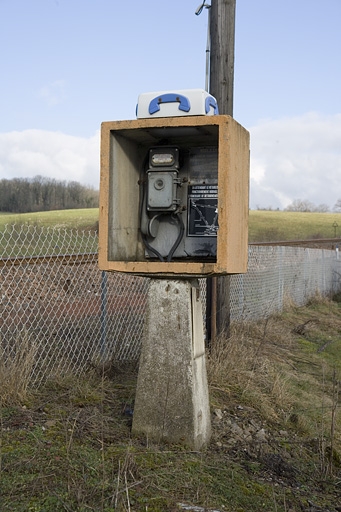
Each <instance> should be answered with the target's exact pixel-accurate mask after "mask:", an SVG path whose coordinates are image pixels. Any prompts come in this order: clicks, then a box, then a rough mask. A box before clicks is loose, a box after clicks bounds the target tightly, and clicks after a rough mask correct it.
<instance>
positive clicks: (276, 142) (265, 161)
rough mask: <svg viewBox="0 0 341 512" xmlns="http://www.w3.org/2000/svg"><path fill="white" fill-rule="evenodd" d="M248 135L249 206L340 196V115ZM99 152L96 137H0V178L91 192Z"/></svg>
mask: <svg viewBox="0 0 341 512" xmlns="http://www.w3.org/2000/svg"><path fill="white" fill-rule="evenodd" d="M250 133H251V187H250V188H251V190H250V192H251V193H250V207H251V208H257V206H258V207H261V208H262V207H265V208H267V207H269V206H271V207H272V208H277V207H279V208H285V207H286V206H288V205H289V204H290V203H291V202H292V201H293V200H294V199H302V200H308V201H310V202H312V203H314V204H315V205H319V204H322V203H325V204H328V205H329V207H330V208H332V207H333V206H334V204H335V203H336V201H337V200H338V199H339V198H341V114H337V115H334V116H323V115H320V114H317V113H309V114H305V115H303V116H300V117H293V118H286V119H278V120H262V121H260V122H259V124H258V125H256V126H253V127H252V128H251V129H250ZM99 152H100V150H99V133H96V134H95V135H94V136H93V137H90V138H82V137H74V136H70V135H66V134H63V133H60V132H47V131H42V130H25V131H22V132H9V133H3V134H1V133H0V178H7V179H11V178H15V177H22V178H29V177H34V176H36V175H42V176H46V177H50V178H55V179H59V180H67V181H69V180H74V181H79V182H80V183H82V184H84V185H92V186H94V187H96V188H97V187H98V186H99Z"/></svg>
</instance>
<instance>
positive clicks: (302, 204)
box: [257, 199, 341, 213]
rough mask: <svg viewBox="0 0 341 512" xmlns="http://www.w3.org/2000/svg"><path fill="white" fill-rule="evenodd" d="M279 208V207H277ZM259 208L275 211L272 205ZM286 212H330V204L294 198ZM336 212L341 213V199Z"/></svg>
mask: <svg viewBox="0 0 341 512" xmlns="http://www.w3.org/2000/svg"><path fill="white" fill-rule="evenodd" d="M276 209H277V210H279V208H276ZM257 210H264V211H273V208H272V206H268V207H266V208H263V207H260V206H258V205H257ZM284 211H285V212H318V213H328V212H330V209H329V206H328V205H327V204H325V203H322V204H318V205H315V204H314V203H312V202H311V201H308V200H307V199H303V200H302V199H294V200H293V202H292V203H291V204H289V205H288V206H287V207H286V208H284ZM332 211H333V212H335V213H341V199H338V200H337V201H336V203H335V205H334V206H333V209H332Z"/></svg>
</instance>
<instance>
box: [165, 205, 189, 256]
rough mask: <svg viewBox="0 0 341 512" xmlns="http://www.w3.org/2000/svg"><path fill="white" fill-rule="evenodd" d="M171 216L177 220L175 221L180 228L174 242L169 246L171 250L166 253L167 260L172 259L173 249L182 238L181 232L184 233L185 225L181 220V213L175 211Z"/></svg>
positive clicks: (174, 249)
mask: <svg viewBox="0 0 341 512" xmlns="http://www.w3.org/2000/svg"><path fill="white" fill-rule="evenodd" d="M172 218H173V219H175V220H176V221H177V223H178V224H179V227H180V229H179V234H178V237H177V239H176V240H175V243H174V245H173V247H172V248H171V250H170V251H169V253H168V256H167V262H170V261H172V258H173V255H174V253H175V251H176V250H177V248H178V247H179V244H180V242H181V240H182V237H183V234H184V231H185V226H184V222H183V220H182V216H181V213H177V214H176V215H174V214H173V215H172Z"/></svg>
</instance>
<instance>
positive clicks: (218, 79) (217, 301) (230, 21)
mask: <svg viewBox="0 0 341 512" xmlns="http://www.w3.org/2000/svg"><path fill="white" fill-rule="evenodd" d="M235 19H236V0H211V7H210V34H211V48H210V90H209V92H210V94H212V96H214V97H215V98H216V100H217V103H218V107H219V113H220V114H226V115H229V116H231V117H232V116H233V83H234V42H235ZM208 281H209V280H208ZM207 291H208V293H210V294H211V312H210V318H211V322H210V324H211V325H210V336H209V337H210V338H211V339H214V338H215V336H216V335H218V334H221V333H223V332H227V333H228V332H229V327H230V277H229V276H224V277H213V278H212V280H211V282H210V283H208V289H207Z"/></svg>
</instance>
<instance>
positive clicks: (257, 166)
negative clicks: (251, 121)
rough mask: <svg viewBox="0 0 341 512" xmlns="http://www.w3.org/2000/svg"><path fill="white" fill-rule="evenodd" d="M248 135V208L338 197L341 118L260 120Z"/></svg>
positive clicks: (340, 192) (340, 195)
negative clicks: (249, 141)
mask: <svg viewBox="0 0 341 512" xmlns="http://www.w3.org/2000/svg"><path fill="white" fill-rule="evenodd" d="M250 134H251V193H250V196H251V197H250V206H251V208H256V207H257V206H259V207H268V206H272V207H273V208H277V207H280V208H283V207H286V206H288V204H290V203H291V202H292V201H293V200H294V199H298V198H300V199H302V200H309V201H310V202H312V203H314V204H315V205H319V204H322V203H325V204H328V205H329V206H330V207H331V208H332V207H333V206H334V204H335V202H336V201H337V199H339V198H341V186H340V178H341V114H336V115H334V116H323V115H320V114H317V113H308V114H305V115H303V116H300V117H293V118H286V119H278V120H264V121H261V122H260V123H259V124H258V125H256V126H253V127H252V128H250Z"/></svg>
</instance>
